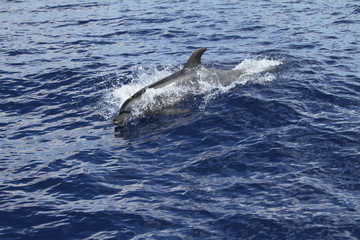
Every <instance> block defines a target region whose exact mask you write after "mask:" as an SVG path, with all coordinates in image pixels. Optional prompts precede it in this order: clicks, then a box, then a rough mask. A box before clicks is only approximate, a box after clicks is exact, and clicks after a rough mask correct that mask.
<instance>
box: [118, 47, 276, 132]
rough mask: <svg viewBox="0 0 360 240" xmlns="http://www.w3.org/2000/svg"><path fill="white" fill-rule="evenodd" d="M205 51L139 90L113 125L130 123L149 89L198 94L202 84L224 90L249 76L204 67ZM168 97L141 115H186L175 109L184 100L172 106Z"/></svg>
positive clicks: (240, 70) (193, 55)
mask: <svg viewBox="0 0 360 240" xmlns="http://www.w3.org/2000/svg"><path fill="white" fill-rule="evenodd" d="M206 49H207V48H205V47H203V48H199V49H197V50H195V51H194V53H193V54H192V55H191V56H190V58H189V59H188V61H187V62H186V63H185V65H184V67H183V68H182V69H181V70H180V71H178V72H176V73H174V74H172V75H170V76H168V77H166V78H164V79H161V80H159V81H157V82H155V83H153V84H151V85H149V86H147V87H144V88H142V89H141V90H139V91H138V92H136V93H135V94H134V95H132V96H131V97H130V98H129V99H127V100H126V101H125V102H124V103H123V105H122V106H121V108H120V111H119V114H118V115H117V116H116V117H115V118H114V120H113V122H114V124H116V125H117V124H121V123H123V122H125V121H126V120H127V119H129V117H130V116H131V115H132V112H133V111H134V109H135V108H136V107H137V106H139V104H140V103H141V99H142V97H143V96H144V94H145V92H146V91H149V90H150V89H160V88H161V89H163V88H169V87H174V86H175V87H180V88H189V89H191V90H198V89H199V87H200V85H201V81H207V82H210V83H214V82H215V83H219V84H221V85H222V86H225V85H228V84H230V83H232V82H234V81H236V80H239V79H241V78H244V77H247V76H249V75H252V74H250V73H248V72H246V71H245V70H244V69H239V70H220V69H214V68H207V67H205V66H203V65H202V64H201V56H202V55H203V53H204V52H205V51H206ZM270 70H272V69H266V70H264V71H270ZM170 97H171V96H165V97H164V98H165V99H160V98H161V96H160V97H159V101H157V105H158V106H157V107H156V108H151V109H147V110H146V111H145V112H144V114H148V113H155V112H160V113H163V114H167V115H176V114H182V113H186V112H188V111H189V110H186V109H179V108H174V105H176V104H177V103H178V102H181V100H184V98H178V101H175V102H174V101H173V100H171V99H169V98H170ZM167 100H168V101H167Z"/></svg>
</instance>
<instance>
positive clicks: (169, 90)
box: [99, 59, 282, 120]
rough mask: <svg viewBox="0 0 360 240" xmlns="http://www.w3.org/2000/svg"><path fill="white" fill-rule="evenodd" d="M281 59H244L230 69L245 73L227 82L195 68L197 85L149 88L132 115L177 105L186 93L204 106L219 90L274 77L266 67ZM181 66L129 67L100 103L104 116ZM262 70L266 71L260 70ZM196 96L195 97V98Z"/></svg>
mask: <svg viewBox="0 0 360 240" xmlns="http://www.w3.org/2000/svg"><path fill="white" fill-rule="evenodd" d="M281 64H282V63H281V62H280V61H276V60H268V59H260V60H256V59H245V60H244V61H242V62H241V63H239V64H238V65H237V66H236V67H235V68H234V69H232V70H241V71H243V72H244V74H242V75H241V77H239V78H238V79H236V80H235V81H233V82H231V84H228V85H222V84H220V82H219V81H218V78H219V77H218V76H217V75H216V74H215V73H212V74H209V72H208V71H206V69H201V70H199V71H198V73H197V74H198V77H199V87H198V88H196V89H194V88H191V87H179V86H170V87H166V88H158V89H148V90H147V91H146V92H145V93H144V94H143V96H142V99H141V101H140V102H139V103H138V104H137V105H136V107H135V109H133V112H132V115H133V116H134V117H138V116H140V115H143V114H144V113H145V112H147V111H156V110H160V109H161V108H162V107H164V106H169V105H170V106H171V105H176V104H178V103H180V102H182V101H183V100H185V99H186V97H187V96H189V95H201V96H203V98H201V99H202V100H201V101H202V102H201V103H200V104H198V106H199V108H200V109H203V108H205V107H206V105H207V104H208V102H210V101H211V99H214V98H216V96H218V94H223V93H226V92H228V91H229V90H230V89H232V88H234V87H235V86H237V85H239V84H240V85H244V84H248V83H253V84H264V83H267V82H271V81H273V80H275V78H276V77H275V75H273V74H272V73H270V72H269V71H271V70H274V69H276V68H277V67H278V66H279V65H281ZM180 69H181V68H180V67H171V66H169V67H167V68H165V69H161V70H159V69H158V68H156V67H150V68H144V67H142V66H141V67H138V68H136V69H134V70H133V71H132V74H131V76H130V78H131V79H130V82H129V83H128V84H123V83H120V85H115V86H114V87H113V88H111V89H109V90H108V91H107V92H106V93H105V95H104V98H103V101H102V102H101V103H100V106H99V109H100V115H101V116H102V117H104V118H105V119H107V120H108V119H110V118H112V117H113V116H114V115H116V114H117V113H118V111H119V108H120V107H121V106H122V104H123V103H124V102H125V101H126V100H127V99H128V98H130V97H131V96H132V95H134V94H135V93H136V92H137V91H139V90H140V89H142V88H144V87H146V86H149V85H150V84H152V83H154V82H157V81H159V80H161V79H163V78H165V77H167V76H169V75H171V74H173V73H175V72H177V71H179V70H180ZM262 73H265V74H262ZM197 99H198V98H197Z"/></svg>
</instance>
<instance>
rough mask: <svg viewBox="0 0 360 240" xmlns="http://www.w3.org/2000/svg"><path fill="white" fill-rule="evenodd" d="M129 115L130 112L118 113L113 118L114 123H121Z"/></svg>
mask: <svg viewBox="0 0 360 240" xmlns="http://www.w3.org/2000/svg"><path fill="white" fill-rule="evenodd" d="M129 115H130V113H126V112H122V113H119V115H117V116H116V117H115V118H114V120H113V122H114V124H116V125H118V124H121V123H123V122H124V121H125V120H126V119H127V118H128V117H129Z"/></svg>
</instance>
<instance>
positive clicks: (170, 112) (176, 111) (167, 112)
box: [159, 108, 190, 116]
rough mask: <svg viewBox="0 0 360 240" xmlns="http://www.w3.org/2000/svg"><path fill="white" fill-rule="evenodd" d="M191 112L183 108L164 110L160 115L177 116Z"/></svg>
mask: <svg viewBox="0 0 360 240" xmlns="http://www.w3.org/2000/svg"><path fill="white" fill-rule="evenodd" d="M188 112H190V109H183V108H164V109H162V110H161V111H159V113H160V114H163V115H166V116H176V115H181V114H185V113H188Z"/></svg>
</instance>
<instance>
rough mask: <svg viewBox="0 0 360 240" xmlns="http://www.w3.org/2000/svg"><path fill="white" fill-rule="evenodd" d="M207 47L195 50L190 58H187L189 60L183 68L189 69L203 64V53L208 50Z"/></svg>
mask: <svg viewBox="0 0 360 240" xmlns="http://www.w3.org/2000/svg"><path fill="white" fill-rule="evenodd" d="M206 49H207V48H205V47H204V48H199V49H197V50H195V52H194V53H193V54H191V56H190V58H189V60H187V62H186V63H185V66H184V68H183V69H189V68H194V67H196V66H198V65H200V64H201V56H202V55H203V53H204V52H205V51H206Z"/></svg>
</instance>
